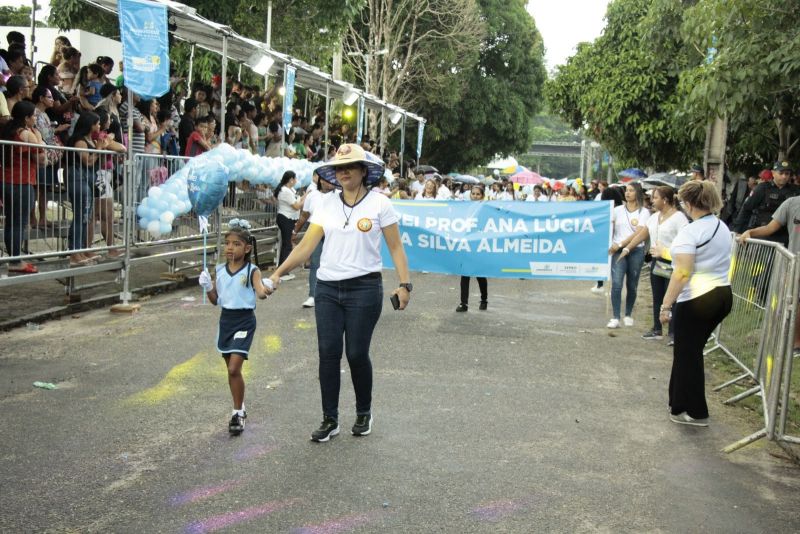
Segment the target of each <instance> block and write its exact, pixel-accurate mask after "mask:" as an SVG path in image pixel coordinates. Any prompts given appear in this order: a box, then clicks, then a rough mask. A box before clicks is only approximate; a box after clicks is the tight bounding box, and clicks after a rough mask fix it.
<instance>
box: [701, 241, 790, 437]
mask: <svg viewBox="0 0 800 534" xmlns="http://www.w3.org/2000/svg"><path fill="white" fill-rule="evenodd" d="M731 286H732V290H733V298H734V300H733V308H732V310H731V313H730V315H728V317H726V318H725V320H724V321H723V323H722V325H720V328H719V330H718V331H717V338H716V345H715V346H714V347H712V350H714V349H716V348H719V349H721V350H722V351H723V352H725V354H727V355H728V356H729V357H730V358H731V359H732V360H733V361H734V362H735V363H736V364H737V365H739V366H740V367H741V368H742V370H743V371H744V374H742V375H741V376H738V377H736V378H735V379H733V380H731V381H729V382H726V383H725V384H722V385H721V386H719V387H718V388H716V389H717V390H719V389H721V388H723V387H726V386H728V385H731V384H733V383H736V382H738V381H740V380H742V379H744V378H747V377H750V378H752V379H753V380H754V381H755V382H756V385H755V386H754V387H752V388H750V389H749V390H747V391H745V392H743V393H741V394H739V395H736V396H735V397H732V398H730V399H728V400H727V401H725V402H726V403H733V402H736V401H738V400H741V399H743V398H745V397H748V396H750V395H753V394H757V395H758V396H759V398H760V401H761V412H762V416H763V419H764V427H763V428H761V429H760V430H758V431H757V432H755V433H753V434H751V435H749V436H747V437H745V438H742V439H741V440H739V441H737V442H735V443H733V444H731V445H729V446H728V447H726V448H725V449H723V450H725V451H726V452H732V451H735V450H737V449H739V448H741V447H743V446H745V445H747V444H749V443H752V442H754V441H756V440H758V439H761V438H763V437H766V438H767V439H770V440H777V439H778V438H779V435H780V433H781V432H782V428H783V427H780V426H779V425H777V423H778V421H779V418H780V420H781V421H785V420H786V415H787V413H788V411H789V406H790V405H789V398H788V395H789V387H790V386H789V384H788V383H786V384H782V382H784V383H785V382H786V378H785V377H786V374H785V371H784V369H785V368H788V369H789V371H788V372H789V373H791V360H792V346H793V339H794V322H795V314H796V302H797V293H798V263H797V259H796V257H795V256H794V255H793V254H792V253H790V252H789V251H788V250H786V249H785V248H784V247H783V246H781V245H780V244H777V243H773V242H770V241H762V240H757V239H749V240H747V241H746V242H745V243H739V242H738V241H735V242H734V247H733V252H732V259H731ZM709 352H710V351H709ZM782 392H783V396H782V395H781V393H782ZM776 430H777V432H776Z"/></svg>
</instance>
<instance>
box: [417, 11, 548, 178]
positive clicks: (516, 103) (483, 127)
mask: <svg viewBox="0 0 800 534" xmlns="http://www.w3.org/2000/svg"><path fill="white" fill-rule="evenodd" d="M478 3H479V5H480V8H481V19H482V20H483V21H484V23H485V24H486V28H487V31H486V34H485V37H484V38H483V41H482V42H481V45H480V55H479V59H478V63H477V64H476V65H475V67H473V68H471V69H468V70H463V71H461V72H458V73H456V74H458V75H460V76H461V77H463V78H462V79H463V82H461V83H460V84H459V85H460V86H463V87H464V88H465V89H464V90H463V92H462V94H461V96H460V98H459V99H458V100H457V101H456V102H452V101H447V102H443V101H440V100H439V99H438V98H437V95H434V94H429V93H428V92H426V91H422V92H421V93H420V94H421V96H422V98H424V99H425V100H424V101H423V106H422V112H423V114H424V115H425V116H427V117H431V118H433V123H432V124H431V125H430V127H429V128H428V129H427V130H426V132H427V133H426V139H427V140H426V143H425V149H424V150H423V154H427V156H424V155H423V157H426V158H427V159H428V160H429V161H431V162H432V163H434V164H435V165H436V166H437V167H439V168H441V169H447V170H449V169H465V168H469V167H471V166H474V165H483V164H485V163H486V162H487V160H489V159H490V158H492V157H493V156H494V155H496V154H503V155H507V154H510V153H512V152H517V151H522V150H525V149H527V148H528V145H529V143H530V139H531V120H532V119H533V117H534V116H535V115H536V113H537V112H538V111H539V109H540V108H541V107H542V102H543V98H542V85H543V84H544V80H545V77H546V73H545V69H544V45H543V42H542V38H541V35H540V34H539V32H538V30H537V29H536V24H535V23H534V20H533V18H532V17H531V16H530V14H529V13H528V12H527V11H526V9H525V4H526V2H525V1H524V0H511V1H501V0H479V2H478ZM462 84H463V85H462Z"/></svg>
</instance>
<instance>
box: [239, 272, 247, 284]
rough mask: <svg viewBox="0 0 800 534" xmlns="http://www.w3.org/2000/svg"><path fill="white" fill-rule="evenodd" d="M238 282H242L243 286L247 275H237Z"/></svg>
mask: <svg viewBox="0 0 800 534" xmlns="http://www.w3.org/2000/svg"><path fill="white" fill-rule="evenodd" d="M239 283H240V284H242V286H243V287H244V286H246V285H247V275H246V274H243V275H242V276H240V277H239Z"/></svg>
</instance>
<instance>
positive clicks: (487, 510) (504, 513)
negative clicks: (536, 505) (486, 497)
mask: <svg viewBox="0 0 800 534" xmlns="http://www.w3.org/2000/svg"><path fill="white" fill-rule="evenodd" d="M530 504H531V499H518V500H501V501H492V502H488V503H485V504H481V505H480V506H476V507H475V508H473V509H472V510H470V511H469V513H470V515H471V516H473V517H474V518H475V519H478V520H480V521H500V520H501V519H504V518H506V517H508V516H510V515H511V514H513V513H515V512H518V511H520V510H523V509H525V508H527V507H528V506H530Z"/></svg>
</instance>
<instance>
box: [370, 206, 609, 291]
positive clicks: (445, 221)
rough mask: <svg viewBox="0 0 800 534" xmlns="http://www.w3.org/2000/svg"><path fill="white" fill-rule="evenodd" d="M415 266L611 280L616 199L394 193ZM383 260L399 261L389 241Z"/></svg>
mask: <svg viewBox="0 0 800 534" xmlns="http://www.w3.org/2000/svg"><path fill="white" fill-rule="evenodd" d="M392 205H393V206H394V209H395V210H396V211H397V214H398V215H399V217H400V223H399V227H400V238H401V240H402V242H403V246H404V248H405V251H406V255H407V256H408V264H409V268H411V269H412V270H415V271H430V272H436V273H444V274H460V275H464V276H485V277H490V278H545V279H571V280H605V279H607V278H608V277H609V273H610V271H611V263H610V258H609V255H608V248H609V246H610V243H611V211H612V203H611V202H519V201H505V202H503V201H491V202H471V201H463V202H462V201H455V200H449V201H437V200H433V201H416V200H394V201H392ZM382 257H383V263H384V266H386V267H387V268H393V265H392V258H391V256H390V255H389V251H388V249H387V248H386V245H385V244H384V245H383V251H382Z"/></svg>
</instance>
